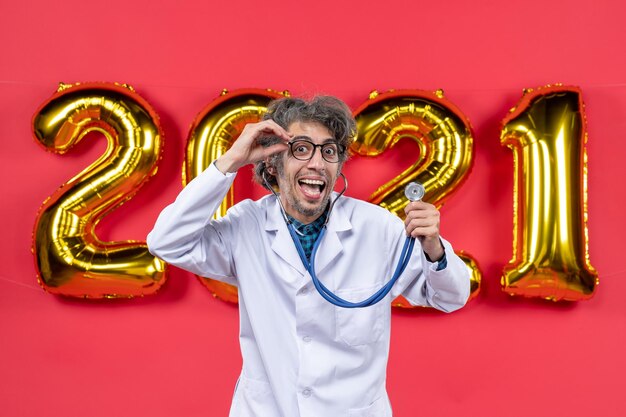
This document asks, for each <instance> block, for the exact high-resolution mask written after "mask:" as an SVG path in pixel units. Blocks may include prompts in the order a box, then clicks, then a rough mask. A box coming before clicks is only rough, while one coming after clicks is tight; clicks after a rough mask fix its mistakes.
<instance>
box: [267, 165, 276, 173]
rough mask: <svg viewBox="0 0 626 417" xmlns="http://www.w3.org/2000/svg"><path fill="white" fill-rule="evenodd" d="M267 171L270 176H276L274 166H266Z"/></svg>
mask: <svg viewBox="0 0 626 417" xmlns="http://www.w3.org/2000/svg"><path fill="white" fill-rule="evenodd" d="M265 169H266V170H267V172H268V173H269V174H270V175H273V176H276V167H274V165H268V164H267V163H266V164H265Z"/></svg>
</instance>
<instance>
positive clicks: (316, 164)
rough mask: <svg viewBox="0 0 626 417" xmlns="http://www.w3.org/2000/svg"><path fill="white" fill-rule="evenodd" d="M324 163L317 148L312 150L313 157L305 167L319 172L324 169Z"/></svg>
mask: <svg viewBox="0 0 626 417" xmlns="http://www.w3.org/2000/svg"><path fill="white" fill-rule="evenodd" d="M324 162H325V161H324V158H322V148H319V152H318V147H315V148H313V156H311V159H309V163H308V164H307V166H308V167H309V168H311V169H317V170H321V169H324V167H325V165H324Z"/></svg>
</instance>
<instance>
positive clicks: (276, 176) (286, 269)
mask: <svg viewBox="0 0 626 417" xmlns="http://www.w3.org/2000/svg"><path fill="white" fill-rule="evenodd" d="M355 134H356V124H355V121H354V118H353V116H352V114H351V112H350V110H349V108H348V107H347V106H346V105H345V104H344V103H343V102H341V101H340V100H338V99H336V98H333V97H317V98H314V99H313V100H311V101H305V100H301V99H297V98H284V99H280V100H277V101H274V102H272V103H271V104H270V106H269V108H268V112H267V114H266V115H265V117H264V120H263V121H261V122H259V123H253V124H249V125H247V126H246V127H245V128H244V130H243V131H242V133H241V135H240V136H239V138H238V139H237V140H236V141H235V142H234V144H233V145H232V147H231V148H230V149H229V150H228V151H227V152H226V153H225V154H224V155H222V156H221V157H219V158H218V159H217V160H215V161H214V163H213V164H211V166H210V167H209V168H207V169H206V170H205V171H204V172H203V173H202V174H201V175H199V176H198V177H197V178H195V179H194V180H193V181H192V182H190V183H189V184H188V185H187V187H185V189H184V190H183V191H182V192H181V193H180V195H179V196H178V197H177V199H176V201H175V202H174V203H172V204H171V205H170V206H168V207H167V208H165V209H164V210H163V212H162V213H161V214H160V216H159V218H158V220H157V222H156V224H155V226H154V229H153V230H152V232H150V234H149V235H148V246H149V248H150V251H151V252H152V253H153V254H154V255H156V256H158V257H159V258H161V259H163V260H164V261H166V262H168V263H170V264H172V265H176V266H179V267H181V268H183V269H186V270H188V271H191V272H193V273H195V274H198V275H202V276H206V277H210V278H213V279H218V280H221V281H224V282H227V283H229V284H233V285H236V286H237V287H238V290H239V312H240V327H241V328H240V344H241V352H242V356H243V369H242V371H241V375H240V377H239V380H238V382H237V386H236V389H235V394H234V397H233V402H232V406H231V411H230V415H231V416H232V417H252V416H259V417H298V416H301V417H338V416H351V417H359V416H381V417H387V416H391V415H392V412H391V406H390V404H389V398H388V396H387V391H386V386H385V385H386V384H385V381H386V367H387V358H388V353H389V337H390V321H391V301H392V300H393V299H394V298H395V297H397V296H399V295H403V296H404V297H405V298H406V299H407V300H408V301H409V302H410V303H412V304H415V305H422V306H430V307H434V308H437V309H439V310H442V311H446V312H450V311H453V310H456V309H458V308H460V307H462V306H463V305H464V304H465V302H466V301H467V298H468V296H469V287H470V282H469V272H468V269H467V268H466V267H465V265H464V263H463V262H462V261H461V260H460V259H459V258H458V257H457V256H456V255H455V254H454V251H453V250H452V247H451V246H450V244H449V243H448V242H447V241H445V240H444V239H443V238H441V237H440V236H439V212H438V210H437V209H436V208H435V207H434V206H433V205H431V204H428V203H426V202H423V201H416V202H411V203H409V204H408V205H407V208H406V220H405V222H404V223H402V221H401V220H400V219H399V218H398V217H396V216H394V215H392V214H391V213H389V212H388V211H386V210H384V209H382V208H380V207H378V206H374V205H372V204H369V203H366V202H363V201H359V200H355V199H352V198H349V197H343V196H342V197H339V196H338V194H337V193H336V192H333V189H334V186H335V182H336V180H337V178H338V176H339V173H340V172H341V168H342V166H343V163H344V162H345V160H346V159H347V149H348V147H349V145H350V142H351V141H352V139H353V138H354V136H355ZM248 164H255V173H256V178H257V181H259V182H260V183H261V184H263V185H264V186H265V187H266V188H268V189H269V188H273V189H274V191H275V192H273V193H272V194H270V195H268V196H265V197H263V198H261V199H259V200H258V201H251V200H245V201H242V202H240V203H239V204H237V205H235V206H233V207H232V208H231V209H230V210H229V211H228V213H227V214H226V216H224V217H222V218H220V219H218V220H213V219H212V216H213V214H214V213H215V211H216V210H217V208H218V207H219V205H220V203H221V201H222V200H223V198H224V196H225V195H226V193H227V192H228V190H229V188H230V186H231V184H232V182H233V180H234V177H235V174H236V172H237V170H238V169H239V168H241V167H243V166H245V165H248ZM335 200H336V201H335ZM333 202H334V204H332V203H333ZM288 227H293V228H294V229H295V230H296V232H295V233H296V234H294V235H293V236H295V238H292V234H290V232H289V229H288ZM323 228H325V229H326V231H325V234H323V238H322V240H321V241H320V242H319V248H318V250H317V253H316V255H315V258H314V259H313V261H314V267H313V268H314V272H315V274H316V275H317V277H318V278H319V280H320V281H321V282H322V283H323V284H324V285H325V286H326V287H327V288H329V289H330V290H331V291H332V292H333V293H335V294H337V295H338V296H340V297H342V298H343V299H345V300H348V301H361V300H363V299H366V298H368V297H369V296H370V295H372V294H373V293H374V292H376V291H377V290H378V289H380V288H381V287H382V286H383V285H384V284H385V283H386V282H387V281H388V279H389V278H390V277H391V275H392V274H393V271H394V270H395V268H396V265H397V263H398V260H399V258H400V253H401V251H402V247H403V244H404V242H405V240H406V236H409V235H410V236H413V237H416V238H417V241H416V242H417V243H416V244H415V249H414V250H413V253H412V255H411V258H410V260H409V262H408V266H407V268H406V270H405V271H404V273H403V274H402V275H401V276H400V278H399V280H398V281H397V282H396V283H395V285H394V286H393V288H392V290H391V292H390V293H389V294H387V295H386V296H385V297H384V298H383V299H382V301H380V302H379V303H377V304H375V305H373V306H370V307H364V308H343V307H338V306H335V305H333V304H331V303H329V302H328V301H326V300H325V299H324V298H323V297H322V296H321V295H320V294H319V293H318V292H317V291H316V289H315V287H314V285H313V283H312V282H311V274H310V273H309V272H308V269H307V268H306V267H305V265H304V262H305V261H306V262H308V261H310V260H311V259H310V258H311V252H312V248H313V245H314V243H315V241H316V240H317V238H318V237H319V236H320V232H321V230H322V229H323ZM296 239H298V240H299V243H300V245H301V246H302V248H303V253H304V255H303V256H305V257H306V259H305V260H304V261H303V259H302V258H301V256H300V255H299V253H298V250H297V249H296V245H297V242H296V241H295V240H296Z"/></svg>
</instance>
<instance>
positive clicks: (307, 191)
mask: <svg viewBox="0 0 626 417" xmlns="http://www.w3.org/2000/svg"><path fill="white" fill-rule="evenodd" d="M298 184H299V185H300V189H301V190H302V192H303V193H304V195H305V197H308V198H312V199H317V198H319V197H320V196H321V195H322V193H323V192H324V189H325V188H326V182H324V181H322V180H312V179H301V180H298Z"/></svg>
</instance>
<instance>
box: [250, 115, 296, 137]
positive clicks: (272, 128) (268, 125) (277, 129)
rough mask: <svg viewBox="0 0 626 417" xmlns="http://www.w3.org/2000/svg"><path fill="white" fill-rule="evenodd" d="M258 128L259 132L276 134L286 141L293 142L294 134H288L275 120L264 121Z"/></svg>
mask: <svg viewBox="0 0 626 417" xmlns="http://www.w3.org/2000/svg"><path fill="white" fill-rule="evenodd" d="M257 127H258V129H259V132H263V133H271V134H274V135H276V136H278V137H279V138H281V139H283V140H285V141H289V140H291V137H292V136H293V134H292V133H289V132H287V131H286V130H285V129H283V127H282V126H281V125H279V124H278V123H276V122H275V121H273V120H263V121H262V122H259V123H258V124H257Z"/></svg>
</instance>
